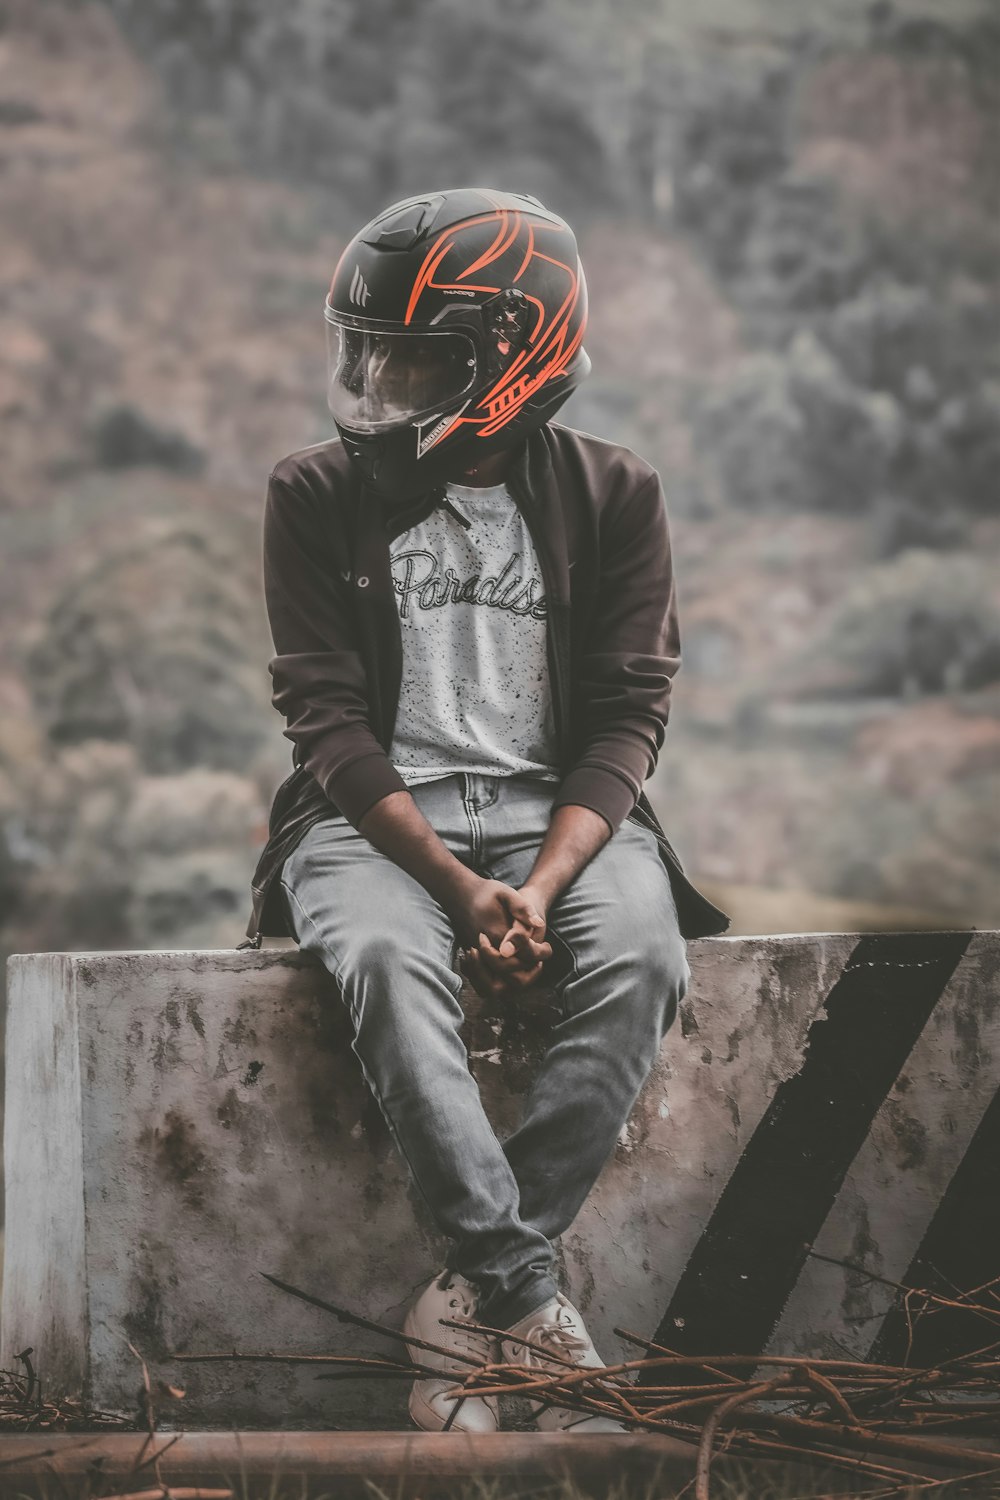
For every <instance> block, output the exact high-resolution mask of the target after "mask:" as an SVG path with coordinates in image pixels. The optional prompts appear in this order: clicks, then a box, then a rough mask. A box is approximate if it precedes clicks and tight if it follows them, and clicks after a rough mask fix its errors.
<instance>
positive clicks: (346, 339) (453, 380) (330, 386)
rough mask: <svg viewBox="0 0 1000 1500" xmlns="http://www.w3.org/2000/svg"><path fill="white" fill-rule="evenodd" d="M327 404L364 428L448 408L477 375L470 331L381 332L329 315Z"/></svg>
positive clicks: (393, 424)
mask: <svg viewBox="0 0 1000 1500" xmlns="http://www.w3.org/2000/svg"><path fill="white" fill-rule="evenodd" d="M326 349H327V404H328V406H329V408H330V412H331V414H332V415H333V417H334V418H335V419H336V421H338V422H340V423H342V424H343V426H344V427H350V428H354V429H355V430H356V431H359V432H378V431H380V430H382V429H384V428H389V427H398V426H399V425H400V423H403V422H411V421H414V420H415V419H417V418H419V417H426V416H434V415H436V414H437V413H438V412H443V411H445V410H446V409H447V408H448V407H449V406H451V405H452V404H453V403H454V402H455V401H457V400H458V399H459V397H461V396H462V395H464V394H465V392H466V391H468V390H469V389H471V387H472V386H473V385H474V384H475V379H476V350H475V346H474V344H473V342H472V340H471V338H469V336H468V335H467V334H464V333H454V332H451V333H444V332H442V333H427V332H424V331H421V332H419V333H410V332H405V331H404V332H391V333H384V332H380V333H375V332H372V331H370V330H367V329H360V328H349V327H347V326H346V325H345V324H342V323H335V322H333V321H332V319H331V318H330V315H329V313H328V314H327V319H326Z"/></svg>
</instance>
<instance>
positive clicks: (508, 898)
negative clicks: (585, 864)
mask: <svg viewBox="0 0 1000 1500" xmlns="http://www.w3.org/2000/svg"><path fill="white" fill-rule="evenodd" d="M452 918H453V921H454V925H455V931H456V934H457V936H458V938H459V941H460V942H461V943H462V945H463V946H462V952H461V959H460V966H461V970H462V973H463V974H464V976H465V978H466V979H468V981H469V983H470V984H471V985H472V987H473V989H474V990H475V991H476V993H477V994H478V995H482V996H483V997H484V998H485V999H490V998H493V997H495V996H498V995H505V994H512V993H516V992H517V991H518V990H522V989H525V988H527V986H528V985H531V984H535V983H537V981H538V978H539V976H540V975H541V972H542V966H543V965H544V963H545V960H546V959H548V958H551V957H552V944H551V943H549V942H547V941H546V940H545V929H546V923H547V919H548V897H547V896H546V894H545V892H543V891H542V890H540V889H538V888H537V887H533V886H532V885H531V884H530V882H529V883H526V884H525V885H523V886H522V887H521V888H520V890H515V889H514V887H513V886H510V885H506V884H505V883H504V882H503V881H502V880H484V879H481V878H478V877H477V879H476V883H475V884H473V885H470V886H467V887H466V889H465V891H464V892H463V895H462V898H461V899H460V901H459V903H458V904H457V906H456V908H455V910H454V912H453V913H452ZM473 934H475V935H477V936H476V937H473V936H472V935H473Z"/></svg>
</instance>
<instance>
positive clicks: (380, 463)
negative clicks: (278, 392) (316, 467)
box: [325, 188, 590, 500]
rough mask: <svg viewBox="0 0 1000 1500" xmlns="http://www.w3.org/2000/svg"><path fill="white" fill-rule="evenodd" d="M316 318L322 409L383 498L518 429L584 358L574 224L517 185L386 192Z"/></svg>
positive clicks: (583, 371)
mask: <svg viewBox="0 0 1000 1500" xmlns="http://www.w3.org/2000/svg"><path fill="white" fill-rule="evenodd" d="M325 317H326V336H327V402H328V405H329V408H330V413H331V415H332V416H333V419H334V421H335V423H336V425H337V430H338V432H339V433H340V436H341V438H342V440H343V443H344V447H345V449H346V450H347V453H348V455H349V456H350V458H351V459H352V460H353V462H354V463H355V464H356V465H357V466H358V468H359V469H360V471H361V473H362V474H363V476H364V478H365V480H366V481H367V482H368V483H369V484H370V485H371V486H372V487H373V488H374V489H376V490H378V491H379V492H380V493H382V494H385V495H387V496H389V497H390V498H392V499H398V500H406V499H409V498H411V497H412V496H414V495H417V494H419V493H420V492H421V491H424V490H427V489H430V488H432V487H434V486H435V485H438V484H440V483H441V482H442V481H443V480H444V478H445V477H446V476H447V475H448V474H451V473H454V472H455V470H456V467H457V468H459V469H461V468H463V467H465V466H471V465H473V464H474V463H475V462H476V461H477V460H478V459H480V458H485V457H487V456H488V455H489V454H491V453H495V452H497V451H498V450H499V449H501V448H507V447H511V446H513V445H515V444H517V443H518V442H520V440H521V439H522V438H523V437H525V436H526V435H527V434H528V433H529V432H531V431H532V430H534V429H535V428H537V427H540V426H541V425H542V424H543V423H544V422H547V421H548V420H549V418H550V417H552V416H554V414H555V412H556V411H557V410H558V408H559V407H560V406H561V405H562V403H563V402H564V401H565V400H566V398H567V397H568V396H569V394H570V392H571V391H572V390H573V388H574V387H575V386H576V385H577V384H578V383H579V382H580V381H581V380H582V379H584V377H585V376H586V375H587V374H589V372H590V359H589V356H588V355H587V353H586V351H585V349H584V348H583V334H584V329H585V327H586V323H587V283H586V280H585V279H584V274H583V267H582V266H581V264H580V256H579V253H578V250H577V244H576V238H575V236H574V234H573V231H572V230H571V229H570V227H569V225H568V224H567V223H566V222H565V221H564V220H563V219H561V218H559V216H558V215H557V214H554V213H550V212H549V210H548V209H546V208H543V206H542V204H541V203H539V201H538V199H537V198H532V197H529V196H528V195H527V194H524V193H501V192H494V191H493V190H492V189H487V188H455V189H452V190H450V191H448V192H442V193H430V194H427V195H425V196H423V197H415V198H406V199H404V200H403V201H402V202H401V203H395V204H393V205H392V207H391V208H387V209H386V210H385V211H384V212H383V213H381V214H379V215H378V217H377V218H375V219H373V220H372V221H371V223H370V224H366V225H365V227H364V229H362V230H361V231H360V232H359V233H358V234H356V235H355V237H354V239H352V240H351V242H350V244H349V245H348V246H347V248H346V249H345V251H344V253H343V255H342V256H341V258H340V260H339V262H338V264H337V269H336V270H335V271H334V273H333V280H332V281H331V283H330V290H329V292H328V293H327V298H326V305H325Z"/></svg>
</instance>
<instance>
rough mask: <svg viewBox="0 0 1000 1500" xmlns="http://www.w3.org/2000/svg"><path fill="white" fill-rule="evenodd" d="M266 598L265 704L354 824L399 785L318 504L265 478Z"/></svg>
mask: <svg viewBox="0 0 1000 1500" xmlns="http://www.w3.org/2000/svg"><path fill="white" fill-rule="evenodd" d="M263 545H264V557H263V562H264V599H265V603H266V606H267V615H268V622H269V624H270V627H271V638H272V640H273V642H274V649H275V652H276V654H275V655H274V656H273V657H272V658H271V660H270V662H269V663H268V671H269V673H270V674H271V679H272V684H273V691H272V694H271V702H272V704H273V705H274V707H275V708H276V709H277V710H278V712H279V713H280V714H282V715H283V716H284V718H285V721H286V728H285V729H284V730H283V733H284V735H285V737H286V739H289V740H291V741H292V743H293V745H294V746H295V747H296V761H297V763H298V764H299V765H301V766H303V767H304V768H305V769H306V770H307V771H309V772H310V773H311V774H312V775H313V776H314V777H315V779H316V780H317V781H318V782H319V784H320V786H321V787H322V788H323V790H324V792H325V793H326V795H327V796H328V797H329V798H330V800H331V802H332V803H333V804H334V805H335V806H336V808H337V809H339V811H340V812H342V813H343V814H344V816H345V817H346V818H347V820H348V822H349V823H352V824H353V825H354V826H355V827H357V824H358V823H359V822H360V820H361V818H362V817H363V816H364V814H365V813H366V812H367V811H368V808H369V807H371V806H372V804H373V803H375V802H377V801H379V799H380V798H382V797H384V796H386V795H387V794H388V793H389V792H394V791H405V790H406V783H405V782H404V781H403V778H402V777H401V776H400V774H399V772H398V771H397V770H396V768H395V766H394V765H393V764H392V761H391V760H390V759H389V757H388V756H387V755H386V753H385V751H384V749H383V748H382V745H381V744H380V743H379V741H378V739H377V738H376V737H375V735H374V734H373V732H372V729H371V725H370V723H369V716H368V698H367V683H366V672H365V666H364V659H363V656H362V654H361V652H360V650H359V649H358V639H357V629H358V625H357V618H356V614H355V611H354V607H353V602H352V599H351V587H352V585H351V583H350V581H348V580H347V579H345V577H344V574H343V572H342V561H343V560H342V559H338V558H337V557H336V556H335V555H334V548H333V545H332V542H331V537H330V527H329V526H328V525H323V524H322V518H321V516H320V515H319V513H318V510H317V508H316V502H315V501H314V500H313V499H311V497H309V496H308V495H303V494H299V493H298V492H297V491H294V490H292V489H291V488H290V487H289V486H288V485H286V484H285V483H284V482H283V481H282V480H280V479H278V478H276V476H275V475H274V474H272V475H271V476H270V479H269V482H268V490H267V500H266V503H265V507H264V544H263Z"/></svg>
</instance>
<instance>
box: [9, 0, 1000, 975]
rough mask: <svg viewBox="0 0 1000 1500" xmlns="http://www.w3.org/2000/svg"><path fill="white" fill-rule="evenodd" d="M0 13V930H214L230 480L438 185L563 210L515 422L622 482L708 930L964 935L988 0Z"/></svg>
mask: <svg viewBox="0 0 1000 1500" xmlns="http://www.w3.org/2000/svg"><path fill="white" fill-rule="evenodd" d="M0 17H2V21H0V143H2V144H0V150H2V163H0V165H2V170H0V204H2V213H3V223H4V234H3V237H2V241H0V319H2V328H3V334H2V338H0V409H2V415H3V430H4V462H3V466H2V468H0V558H2V569H3V572H2V589H0V619H2V629H3V639H4V643H5V649H4V651H3V653H2V656H0V906H2V917H0V960H2V959H5V958H6V956H7V954H9V953H10V952H13V951H21V952H24V951H34V950H45V949H47V950H66V949H70V950H81V949H101V948H156V947H167V948H178V947H231V946H234V945H235V944H236V943H238V942H239V941H240V940H241V939H242V937H243V930H244V925H245V922H246V918H247V915H248V912H249V879H250V874H251V871H252V868H253V865H254V862H255V860H256V858H257V855H258V853H259V850H260V848H261V846H262V844H263V842H264V839H265V837H266V822H267V812H268V808H269V805H270V800H271V796H272V794H273V791H274V789H275V787H276V786H277V785H278V783H279V782H280V781H281V780H282V779H283V778H284V777H285V776H286V775H287V773H288V771H289V770H290V768H291V759H290V757H291V746H290V745H289V743H288V741H287V740H286V739H284V738H283V736H282V733H281V730H282V727H283V726H282V721H281V720H280V718H279V716H278V715H277V714H276V713H275V711H274V710H273V709H272V708H271V706H270V696H269V695H270V679H269V677H268V673H267V661H268V659H269V657H270V655H271V654H272V647H271V643H270V637H269V635H268V630H267V622H266V616H265V613H264V607H263V598H262V588H261V575H260V527H261V518H262V509H263V498H264V491H265V486H266V479H267V475H268V473H269V471H270V469H271V467H272V466H273V465H274V463H275V462H276V461H277V460H278V459H279V458H280V457H282V456H283V455H284V454H286V453H288V452H291V451H292V450H294V449H296V448H299V447H302V446H304V445H306V444H309V443H315V442H319V441H322V440H324V439H326V438H328V437H331V436H334V435H335V429H334V427H333V424H332V421H331V419H330V417H329V414H328V412H327V410H326V405H325V392H324V368H323V358H324V347H323V332H322V314H321V305H322V301H323V297H324V295H325V292H326V288H327V284H328V282H329V278H330V275H331V273H332V269H333V266H334V264H335V263H336V260H337V257H338V255H339V253H340V249H341V248H342V246H343V244H344V242H345V240H346V239H347V238H349V236H350V235H351V234H352V233H353V231H354V230H355V229H356V228H357V227H358V225H359V224H360V223H362V222H364V220H365V219H366V218H368V217H369V216H370V215H372V214H373V213H374V212H375V211H376V210H378V209H379V208H381V207H383V206H385V205H386V204H388V203H390V202H392V201H393V200H394V199H397V198H400V197H403V196H406V195H408V194H410V193H412V192H416V191H424V190H428V189H434V188H439V187H453V186H457V185H461V184H463V183H468V182H482V183H484V184H488V185H493V186H497V187H502V188H509V189H518V190H526V191H529V192H532V193H535V194H536V195H538V196H539V197H540V198H541V199H542V200H543V201H544V202H546V203H548V204H550V205H551V206H552V207H553V208H555V209H557V210H559V211H560V212H562V213H563V214H565V215H566V216H567V217H568V218H569V219H570V220H571V221H572V222H573V223H574V225H575V226H577V227H578V230H579V234H580V240H581V245H582V253H583V258H584V265H585V267H586V270H587V273H588V278H589V282H590V290H591V307H592V317H591V325H590V333H589V337H588V339H587V347H588V349H589V352H590V354H591V357H592V359H593V362H594V373H593V376H592V378H591V380H590V381H589V382H588V383H587V384H586V385H585V386H584V387H583V388H582V389H581V390H580V391H579V393H578V394H576V395H575V396H574V397H573V399H572V401H571V403H570V404H569V405H568V406H567V407H566V408H564V412H563V414H562V416H561V418H560V420H565V421H567V422H569V423H570V424H572V425H575V426H579V427H583V428H586V429H589V430H590V431H593V432H596V433H598V434H600V435H602V436H606V437H610V438H612V439H616V440H619V441H622V442H625V443H627V444H629V445H630V446H632V447H634V448H636V449H637V450H638V451H640V452H641V453H642V454H644V455H646V456H647V457H648V458H650V459H651V460H652V461H653V462H654V463H655V464H656V465H657V467H658V468H659V469H660V471H661V473H662V475H663V479H664V483H665V488H666V493H667V496H668V504H669V507H670V516H671V525H672V531H673V541H674V549H675V554H676V559H677V572H678V588H679V594H680V607H681V629H682V642H683V653H684V666H683V670H682V673H681V675H680V677H679V678H678V680H677V683H676V696H675V708H674V714H673V718H672V721H671V725H670V728H669V730H668V735H667V743H666V745H665V747H664V751H663V754H662V757H661V760H660V764H659V766H658V768H657V771H656V774H655V777H654V778H653V780H652V781H651V783H650V785H649V788H648V790H649V791H650V795H651V797H652V798H653V800H654V802H655V804H656V806H657V808H658V811H659V813H660V816H661V818H662V821H663V823H664V826H665V828H666V829H667V832H668V834H669V835H670V837H671V839H672V840H673V841H674V842H675V844H676V846H677V848H678V850H679V852H680V854H681V856H682V858H683V859H684V861H685V863H686V865H687V867H688V868H689V870H690V871H691V872H692V874H693V875H694V877H695V878H696V879H698V880H699V881H700V882H701V883H702V885H703V887H704V889H706V891H708V892H709V893H710V894H712V895H713V896H714V897H715V899H717V900H719V901H720V902H721V904H723V905H724V906H725V907H726V909H727V910H729V911H730V912H732V913H733V916H734V919H735V920H734V925H733V929H732V930H733V931H734V932H740V931H743V932H745V931H766V930H770V931H779V932H787V931H795V930H803V929H810V928H819V929H823V928H826V929H839V930H843V929H844V928H845V927H850V928H854V927H865V926H870V927H878V926H905V925H920V924H925V925H926V924H933V925H946V926H947V925H951V926H969V925H978V926H994V925H997V904H996V896H997V889H998V877H1000V838H998V833H1000V815H998V809H1000V568H998V566H997V564H998V561H1000V516H998V508H997V493H998V471H1000V339H998V334H1000V9H998V7H997V5H996V3H995V0H982V3H972V0H893V3H890V0H876V3H869V0H866V3H857V0H825V3H824V4H823V5H821V6H820V5H813V4H810V3H808V0H657V3H652V0H617V3H612V0H419V3H418V0H363V3H362V0H285V3H284V4H282V5H280V6H278V5H274V4H270V3H267V0H89V3H83V0H79V3H73V0H44V3H43V0H4V3H3V4H2V6H0Z"/></svg>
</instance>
